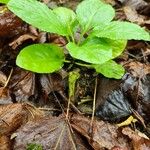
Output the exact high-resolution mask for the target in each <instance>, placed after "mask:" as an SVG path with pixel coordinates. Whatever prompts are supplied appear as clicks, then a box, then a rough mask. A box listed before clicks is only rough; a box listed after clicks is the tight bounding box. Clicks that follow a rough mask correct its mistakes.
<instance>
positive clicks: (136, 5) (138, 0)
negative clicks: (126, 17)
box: [118, 0, 147, 10]
mask: <svg viewBox="0 0 150 150" xmlns="http://www.w3.org/2000/svg"><path fill="white" fill-rule="evenodd" d="M118 1H120V2H121V3H123V4H124V6H129V7H131V8H132V9H135V10H139V9H140V8H142V7H144V6H146V5H147V2H145V1H144V0H118Z"/></svg>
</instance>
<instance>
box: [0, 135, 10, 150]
mask: <svg viewBox="0 0 150 150" xmlns="http://www.w3.org/2000/svg"><path fill="white" fill-rule="evenodd" d="M11 147H12V143H11V140H10V138H9V137H7V136H5V135H4V136H0V150H11Z"/></svg>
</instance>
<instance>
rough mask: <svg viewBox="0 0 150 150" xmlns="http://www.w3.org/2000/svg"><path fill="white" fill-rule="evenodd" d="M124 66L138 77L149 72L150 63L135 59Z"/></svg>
mask: <svg viewBox="0 0 150 150" xmlns="http://www.w3.org/2000/svg"><path fill="white" fill-rule="evenodd" d="M125 68H126V69H127V70H128V72H130V73H131V74H132V75H133V76H134V77H140V78H142V77H143V76H145V75H147V74H149V73H150V64H143V63H140V62H137V61H134V62H130V63H128V64H126V65H125Z"/></svg>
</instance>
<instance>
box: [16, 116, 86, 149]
mask: <svg viewBox="0 0 150 150" xmlns="http://www.w3.org/2000/svg"><path fill="white" fill-rule="evenodd" d="M16 135H17V137H16V138H15V143H14V149H16V150H26V147H27V145H28V144H29V143H35V144H39V145H41V146H42V148H43V150H48V149H55V150H76V149H78V150H87V149H89V148H87V146H85V144H84V142H83V140H82V139H81V137H80V136H79V134H77V133H75V132H74V131H72V130H71V129H70V126H69V124H68V122H67V120H66V118H65V116H63V115H62V116H59V117H45V118H42V119H39V120H37V121H32V122H28V123H27V124H26V125H24V126H22V127H21V128H20V129H18V130H17V131H16Z"/></svg>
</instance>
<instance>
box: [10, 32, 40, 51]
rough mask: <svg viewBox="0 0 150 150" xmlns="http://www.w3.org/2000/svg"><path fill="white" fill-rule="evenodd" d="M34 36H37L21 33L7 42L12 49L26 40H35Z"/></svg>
mask: <svg viewBox="0 0 150 150" xmlns="http://www.w3.org/2000/svg"><path fill="white" fill-rule="evenodd" d="M36 38H37V37H36V36H34V35H30V34H24V35H21V36H20V37H19V38H17V39H15V40H14V41H13V42H11V43H9V46H11V47H12V49H16V48H17V47H18V46H19V45H21V44H22V43H23V42H25V41H26V40H32V41H35V40H36Z"/></svg>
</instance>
